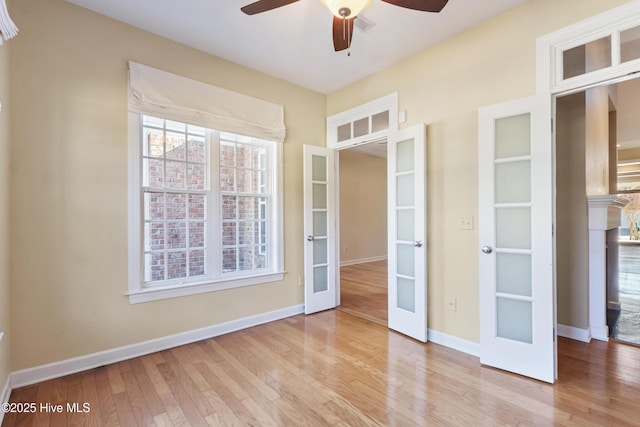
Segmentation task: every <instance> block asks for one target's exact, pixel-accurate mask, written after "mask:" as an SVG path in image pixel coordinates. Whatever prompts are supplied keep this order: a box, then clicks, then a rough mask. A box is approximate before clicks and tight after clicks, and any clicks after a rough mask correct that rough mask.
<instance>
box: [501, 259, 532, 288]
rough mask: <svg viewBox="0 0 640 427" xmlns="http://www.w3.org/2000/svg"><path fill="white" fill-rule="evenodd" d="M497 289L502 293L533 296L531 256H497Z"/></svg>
mask: <svg viewBox="0 0 640 427" xmlns="http://www.w3.org/2000/svg"><path fill="white" fill-rule="evenodd" d="M496 282H497V283H496V289H497V291H498V292H500V293H505V294H512V295H522V296H527V297H530V296H531V255H529V254H509V253H498V254H496Z"/></svg>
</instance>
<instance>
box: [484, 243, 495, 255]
mask: <svg viewBox="0 0 640 427" xmlns="http://www.w3.org/2000/svg"><path fill="white" fill-rule="evenodd" d="M482 252H484V253H485V254H490V253H491V252H493V248H492V247H491V246H489V245H485V246H483V247H482Z"/></svg>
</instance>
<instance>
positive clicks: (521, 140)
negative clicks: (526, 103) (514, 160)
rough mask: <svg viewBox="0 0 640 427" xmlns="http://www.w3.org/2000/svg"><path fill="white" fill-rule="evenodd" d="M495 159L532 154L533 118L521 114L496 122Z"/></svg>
mask: <svg viewBox="0 0 640 427" xmlns="http://www.w3.org/2000/svg"><path fill="white" fill-rule="evenodd" d="M495 133H496V134H495V158H496V159H504V158H506V157H519V156H528V155H529V154H531V116H530V115H529V114H528V113H527V114H520V115H517V116H511V117H505V118H502V119H497V120H496V121H495Z"/></svg>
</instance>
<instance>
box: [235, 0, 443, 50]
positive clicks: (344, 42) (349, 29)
mask: <svg viewBox="0 0 640 427" xmlns="http://www.w3.org/2000/svg"><path fill="white" fill-rule="evenodd" d="M298 1H300V0H258V1H256V2H254V3H251V4H248V5H246V6H244V7H242V8H240V10H241V11H243V12H244V13H246V14H247V15H255V14H258V13H262V12H267V11H269V10H272V9H277V8H279V7H282V6H286V5H288V4H291V3H295V2H298ZM320 1H321V2H322V3H323V4H324V5H325V6H326V7H327V8H328V9H329V10H330V11H331V13H333V47H334V49H335V50H336V52H338V51H341V50H344V49H348V48H349V46H350V45H351V36H352V35H353V21H354V20H355V19H356V18H357V17H358V14H359V13H360V12H362V11H363V10H364V9H365V8H366V7H367V6H369V3H371V0H320ZM382 1H383V2H385V3H389V4H392V5H394V6H399V7H404V8H406V9H413V10H419V11H422V12H435V13H438V12H440V11H441V10H442V9H443V8H444V7H445V6H446V5H447V2H448V1H449V0H382Z"/></svg>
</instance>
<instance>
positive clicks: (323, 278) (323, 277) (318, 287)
mask: <svg viewBox="0 0 640 427" xmlns="http://www.w3.org/2000/svg"><path fill="white" fill-rule="evenodd" d="M327 290H329V280H328V274H327V266H326V265H323V266H320V267H313V292H314V293H318V292H326V291H327Z"/></svg>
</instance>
